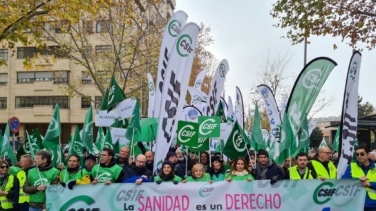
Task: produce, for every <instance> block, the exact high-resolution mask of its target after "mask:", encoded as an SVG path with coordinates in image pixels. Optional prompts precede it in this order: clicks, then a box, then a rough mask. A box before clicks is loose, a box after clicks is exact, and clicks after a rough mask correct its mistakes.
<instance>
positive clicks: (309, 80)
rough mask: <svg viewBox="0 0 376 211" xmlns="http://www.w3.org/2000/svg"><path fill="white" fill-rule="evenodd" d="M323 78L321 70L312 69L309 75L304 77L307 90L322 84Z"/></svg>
mask: <svg viewBox="0 0 376 211" xmlns="http://www.w3.org/2000/svg"><path fill="white" fill-rule="evenodd" d="M320 78H321V70H320V69H312V70H309V71H308V73H307V74H305V75H304V77H303V81H302V83H303V86H304V87H305V88H307V89H313V88H315V87H316V85H317V84H319V83H320Z"/></svg>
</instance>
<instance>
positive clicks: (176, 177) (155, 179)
mask: <svg viewBox="0 0 376 211" xmlns="http://www.w3.org/2000/svg"><path fill="white" fill-rule="evenodd" d="M181 180H182V179H181V177H179V176H177V175H174V178H172V180H163V179H162V178H161V177H160V176H155V177H154V182H158V181H162V182H174V181H176V182H181Z"/></svg>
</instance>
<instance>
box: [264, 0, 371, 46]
mask: <svg viewBox="0 0 376 211" xmlns="http://www.w3.org/2000/svg"><path fill="white" fill-rule="evenodd" d="M270 14H271V15H272V16H273V18H276V19H278V23H277V24H275V26H276V27H279V28H283V29H287V35H286V37H287V38H288V39H290V41H291V42H292V44H298V43H302V42H304V41H305V40H306V39H307V38H308V37H310V36H312V35H313V36H324V35H329V36H332V37H340V38H342V40H349V45H350V46H351V47H353V48H356V47H357V44H358V43H365V44H366V46H367V48H369V49H373V48H374V47H375V44H376V39H375V38H376V33H375V29H376V24H375V17H376V13H375V1H373V0H372V1H368V0H358V1H337V0H316V1H312V0H277V1H276V2H275V3H274V4H273V8H272V10H271V11H270ZM333 47H334V48H336V45H335V44H334V46H333Z"/></svg>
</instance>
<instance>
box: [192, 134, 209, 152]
mask: <svg viewBox="0 0 376 211" xmlns="http://www.w3.org/2000/svg"><path fill="white" fill-rule="evenodd" d="M209 145H210V143H209V138H206V137H198V141H197V145H196V146H191V147H189V151H191V152H198V151H207V150H209V148H210V146H209Z"/></svg>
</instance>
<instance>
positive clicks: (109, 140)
mask: <svg viewBox="0 0 376 211" xmlns="http://www.w3.org/2000/svg"><path fill="white" fill-rule="evenodd" d="M118 142H119V141H118ZM103 148H110V149H114V146H113V144H112V137H111V130H107V133H106V139H105V140H104V145H103ZM103 148H101V150H100V151H102V150H103Z"/></svg>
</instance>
